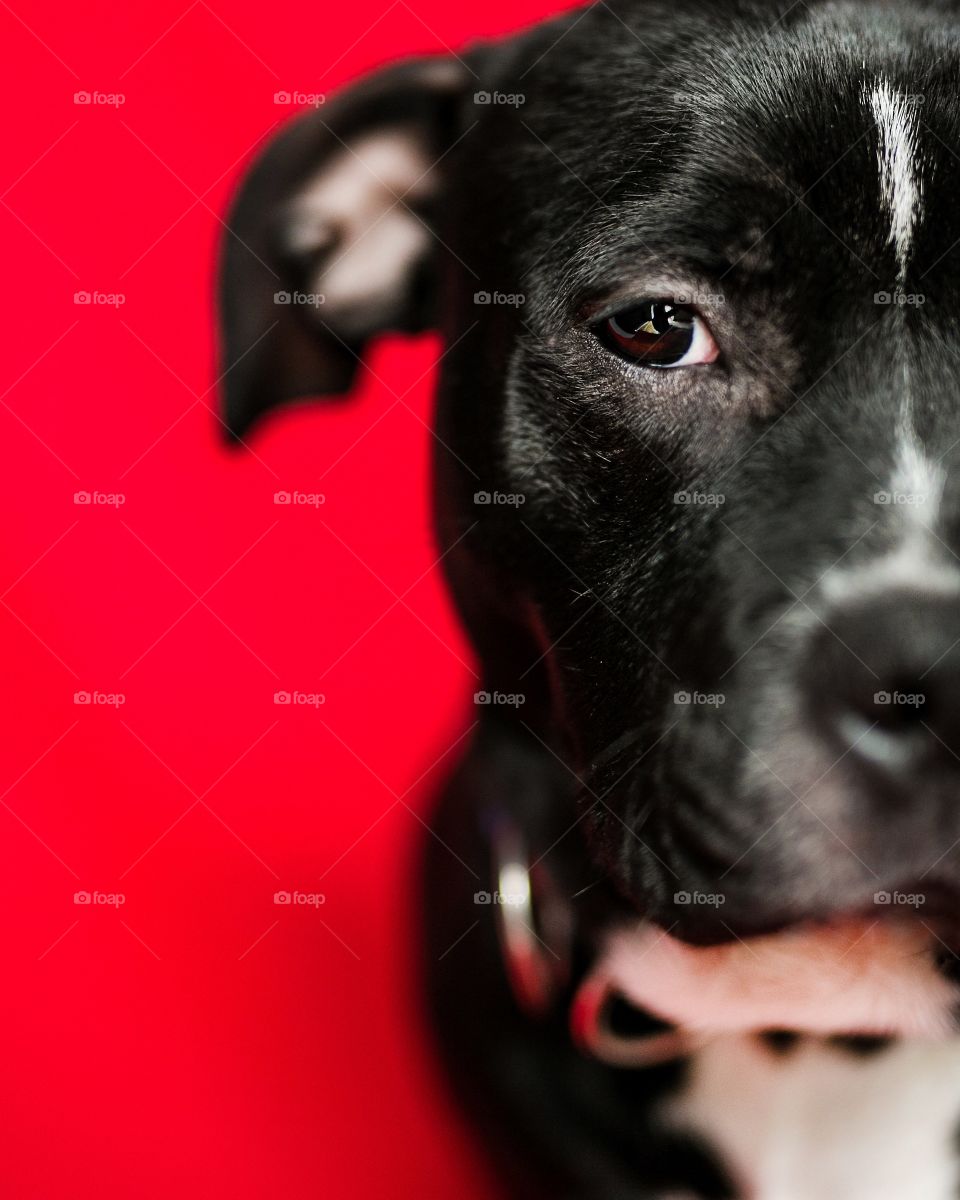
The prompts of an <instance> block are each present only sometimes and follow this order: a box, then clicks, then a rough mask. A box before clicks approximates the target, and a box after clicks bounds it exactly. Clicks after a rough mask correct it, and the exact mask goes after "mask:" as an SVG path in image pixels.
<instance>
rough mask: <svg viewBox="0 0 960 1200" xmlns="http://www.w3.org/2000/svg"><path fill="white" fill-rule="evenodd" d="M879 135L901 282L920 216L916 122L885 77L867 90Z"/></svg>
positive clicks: (882, 179) (883, 190)
mask: <svg viewBox="0 0 960 1200" xmlns="http://www.w3.org/2000/svg"><path fill="white" fill-rule="evenodd" d="M868 98H869V101H870V107H871V108H872V110H873V117H874V120H875V121H876V123H877V129H878V131H879V134H880V146H879V165H880V191H881V194H882V195H883V202H884V205H885V206H886V209H887V213H888V216H889V219H890V242H891V243H892V245H893V248H894V251H895V252H896V256H897V266H898V269H899V278H900V280H901V282H902V281H903V279H904V277H905V276H906V273H907V261H908V259H909V256H910V248H911V242H912V239H913V232H914V229H915V227H916V225H917V222H918V221H919V219H920V200H921V194H922V184H921V180H920V173H919V153H918V150H917V121H916V116H915V114H914V111H913V109H912V108H911V107H910V105H909V103H908V101H907V99H906V97H904V96H901V95H898V94H897V93H896V92H895V91H894V90H893V88H892V87H891V86H890V84H889V83H887V82H886V80H884V79H881V80H880V82H879V83H878V84H877V85H876V86H875V87H874V88H873V90H872V91H871V92H870V93H869V97H868Z"/></svg>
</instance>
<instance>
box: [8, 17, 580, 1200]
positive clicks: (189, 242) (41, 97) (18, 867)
mask: <svg viewBox="0 0 960 1200" xmlns="http://www.w3.org/2000/svg"><path fill="white" fill-rule="evenodd" d="M31 7H32V10H33V11H30V10H29V9H28V8H27V7H26V6H25V5H24V6H21V5H20V4H18V3H17V0H13V7H12V8H11V7H10V6H8V5H7V4H2V5H0V40H2V42H3V44H4V45H5V46H6V47H7V52H8V54H7V57H8V59H9V65H8V66H7V69H6V70H5V72H4V74H3V77H2V80H0V88H2V89H3V96H4V104H3V111H4V114H5V121H4V126H5V139H4V140H5V144H6V151H5V153H4V160H3V171H2V179H3V182H2V185H0V187H2V189H3V195H2V203H0V227H2V229H3V233H4V245H5V260H6V275H7V286H6V287H5V288H4V289H3V302H4V305H5V314H4V330H5V334H6V337H5V338H4V343H5V350H4V354H3V368H2V374H3V382H2V384H0V395H2V400H0V428H2V444H3V449H4V458H5V468H4V470H3V471H2V472H0V489H2V506H3V511H4V513H5V514H6V519H5V520H4V522H3V528H4V533H3V537H2V539H0V554H2V562H0V594H2V598H0V629H2V637H3V644H4V650H5V654H4V658H5V661H6V664H7V679H6V681H5V686H4V688H3V704H4V708H5V713H4V720H3V730H4V735H5V736H4V737H3V739H2V741H3V749H2V764H0V846H2V850H0V858H2V863H0V899H2V904H3V914H4V919H3V921H2V950H3V957H2V962H3V964H4V966H5V968H6V969H5V980H4V985H3V987H2V989H0V1005H2V1023H3V1028H4V1030H5V1031H6V1034H7V1045H6V1047H5V1049H4V1052H3V1086H2V1088H0V1105H2V1112H0V1143H2V1145H0V1192H2V1193H3V1194H4V1195H10V1196H16V1197H18V1200H28V1198H33V1197H38V1198H40V1197H42V1198H43V1200H51V1198H59V1197H70V1198H71V1200H86V1198H88V1197H91V1198H92V1197H97V1198H98V1200H99V1198H102V1197H110V1198H111V1200H118V1198H125V1197H138V1198H144V1197H146V1198H150V1197H157V1198H160V1197H162V1198H163V1200H169V1197H170V1196H172V1195H174V1196H179V1197H192V1196H204V1197H219V1196H223V1197H232V1198H237V1197H239V1198H243V1197H256V1198H258V1200H262V1198H265V1197H283V1198H284V1200H297V1198H299V1197H307V1196H311V1197H312V1196H316V1195H326V1196H346V1195H350V1196H361V1197H383V1196H397V1195H403V1196H407V1195H409V1196H415V1195H427V1196H438V1195H456V1196H458V1197H487V1196H489V1195H491V1191H490V1187H489V1183H488V1182H487V1181H486V1180H485V1178H484V1175H483V1172H482V1169H481V1168H480V1167H479V1166H478V1164H477V1162H476V1161H475V1160H474V1159H473V1157H472V1155H471V1151H470V1150H469V1149H468V1145H467V1141H466V1139H465V1137H464V1135H463V1133H462V1131H461V1130H460V1129H459V1127H458V1125H457V1123H456V1121H455V1119H454V1117H453V1115H452V1113H451V1112H450V1111H449V1110H448V1107H447V1103H446V1099H445V1096H444V1092H443V1089H442V1086H441V1085H440V1083H439V1079H438V1075H437V1072H436V1070H435V1067H434V1065H433V1063H432V1061H431V1058H430V1055H429V1052H428V1049H427V1043H426V1038H425V1035H424V1031H423V1029H422V1027H421V1024H420V1016H419V1011H418V996H417V986H418V985H417V978H416V973H415V969H414V963H415V943H414V937H415V930H414V899H415V890H414V887H413V884H412V879H413V872H414V869H415V855H416V851H417V843H418V841H419V840H420V839H422V838H423V837H425V836H427V835H426V834H425V832H424V828H423V826H422V823H421V820H420V814H422V813H424V812H425V811H426V809H427V807H428V805H429V802H430V797H431V793H432V789H433V788H434V787H435V786H436V784H437V782H438V780H439V779H440V778H441V777H442V773H443V771H444V770H445V769H446V768H447V767H448V766H449V765H450V764H451V762H452V761H453V756H454V755H456V753H457V752H458V744H459V742H460V740H461V739H462V737H463V734H464V731H465V730H466V728H467V726H468V722H469V720H470V715H471V708H470V702H469V696H470V692H471V691H472V685H473V675H472V670H471V663H470V655H469V651H468V649H467V648H466V647H465V645H464V644H463V641H462V639H461V636H460V633H459V631H458V629H457V626H456V622H455V620H454V618H453V615H452V613H451V610H450V608H449V606H448V604H447V602H446V599H445V597H444V594H443V591H442V587H441V584H440V580H439V577H438V572H437V571H436V569H435V557H436V556H435V551H434V548H433V545H432V540H431V533H430V522H429V513H428V508H427V486H426V480H427V467H428V452H429V445H428V443H429V438H430V434H429V432H428V430H427V428H426V426H425V424H424V421H425V420H426V419H427V414H428V412H429V397H430V390H431V382H432V365H433V362H434V360H435V358H436V354H437V346H436V343H435V341H434V340H433V339H431V338H422V339H419V340H417V341H413V342H404V341H401V340H399V339H393V340H391V341H390V342H384V343H382V344H381V345H380V346H378V347H377V348H376V351H375V355H374V358H373V362H372V365H373V367H374V369H375V371H376V374H377V377H378V378H375V377H374V376H373V375H372V374H366V375H365V376H364V377H363V379H362V381H361V383H360V386H359V387H358V389H357V394H356V396H355V398H354V401H353V403H352V404H351V405H346V406H337V407H327V408H325V407H323V406H322V405H317V406H316V407H313V408H310V409H306V410H301V411H298V412H288V413H284V414H281V415H278V416H277V417H276V418H275V419H274V420H273V421H272V422H271V423H270V424H269V426H267V427H265V428H264V429H263V430H262V432H261V433H260V435H259V436H258V437H257V438H256V439H255V441H254V446H253V453H244V452H241V453H232V452H230V451H228V450H226V449H225V448H224V447H223V444H222V442H221V440H220V437H219V436H218V434H219V426H218V423H217V420H216V418H215V416H214V415H213V410H214V408H215V395H216V393H215V388H214V380H215V376H216V368H215V362H214V345H213V313H212V301H211V294H212V287H213V267H214V262H215V255H216V248H217V243H218V241H219V238H220V235H221V231H222V226H221V220H220V218H221V216H222V214H223V213H224V212H225V209H226V205H227V202H228V199H229V197H230V194H231V191H232V189H233V188H234V187H235V185H236V182H237V179H238V177H239V175H240V173H241V171H242V169H243V166H244V164H245V162H246V161H247V160H248V159H249V156H250V153H251V151H252V149H253V148H254V146H255V145H256V144H257V143H258V142H259V141H260V140H261V139H263V138H264V137H265V136H267V135H268V134H269V131H270V130H271V128H273V127H275V126H276V125H277V124H278V123H279V122H281V121H283V120H286V119H289V116H290V115H291V110H290V109H289V108H284V107H280V106H277V105H276V104H275V103H274V93H275V92H276V91H294V90H297V89H300V90H303V91H324V92H326V91H331V90H333V89H334V88H335V87H337V86H339V85H340V84H342V83H343V82H345V81H347V80H349V79H351V78H353V77H355V76H356V75H358V74H360V73H362V72H363V71H364V70H366V69H368V68H369V67H371V66H374V65H376V64H378V63H380V62H383V61H384V60H387V59H390V58H393V57H396V56H398V55H401V54H404V53H407V52H422V51H434V50H442V49H443V48H444V47H445V46H453V47H456V46H458V45H460V44H462V42H463V41H464V40H465V39H467V38H470V37H472V36H477V35H485V36H490V35H494V34H497V33H501V32H505V31H508V30H509V29H511V28H513V27H515V26H516V25H518V24H519V23H521V22H526V21H529V20H531V19H533V18H536V17H539V16H541V15H543V14H544V13H546V12H547V11H548V10H551V9H554V8H556V7H557V5H556V4H555V3H552V2H551V0H492V2H491V0H484V3H483V4H482V5H481V4H477V5H475V6H466V7H463V6H457V5H453V6H451V5H449V4H446V3H439V2H438V0H413V2H411V3H408V2H407V0H393V2H392V3H390V2H389V0H358V2H356V3H352V4H348V5H336V6H334V5H327V6H317V5H314V4H306V3H300V4H292V3H290V2H289V0H280V2H279V3H276V2H275V3H271V4H264V3H262V0H259V2H257V3H251V2H249V0H239V2H238V0H232V3H231V4H230V5H229V6H227V5H224V4H223V3H222V0H220V3H218V2H217V0H212V3H208V2H207V0H193V2H192V3H188V4H184V0H152V2H151V3H150V4H147V5H123V4H119V3H114V4H87V5H67V4H59V5H53V6H48V7H46V8H42V7H41V6H37V5H34V6H31ZM325 7H326V11H325V10H324V8H325ZM15 10H16V11H15ZM75 93H85V94H87V95H89V96H90V97H91V99H90V100H89V102H83V101H84V97H83V96H82V95H81V96H80V97H79V98H77V97H75ZM77 293H80V294H81V296H80V298H79V300H78V298H77V296H76V294H77ZM83 294H86V295H88V296H90V297H91V299H90V302H87V303H84V302H83ZM294 489H299V490H301V491H304V492H319V493H323V494H324V497H325V503H324V504H323V505H322V507H312V506H297V507H292V506H278V505H275V504H274V502H273V496H274V492H276V491H281V490H286V491H292V490H294ZM76 493H88V494H90V495H91V496H92V497H93V499H92V501H91V502H90V503H77V502H75V494H76ZM295 690H296V691H300V692H303V693H323V695H324V697H325V703H324V704H323V705H322V706H314V705H309V704H305V705H278V704H275V703H274V693H275V692H278V691H287V692H293V691H295ZM77 693H80V694H81V696H80V699H81V700H82V699H83V696H82V694H84V693H86V694H89V695H90V696H91V697H92V699H91V702H89V703H82V702H80V703H78V702H77V696H76V695H75V694H77ZM294 890H299V891H300V892H302V893H306V894H316V893H322V894H323V896H324V903H323V904H322V905H320V904H319V903H318V904H299V905H293V904H291V905H282V904H276V903H275V902H274V893H275V892H278V891H288V892H293V891H294ZM75 894H80V895H79V896H77V895H75ZM84 894H89V896H90V897H91V900H90V902H89V903H84V902H82V901H83V900H84V899H85V896H84ZM78 900H79V901H80V902H78ZM463 949H464V951H465V952H467V951H468V946H467V945H466V944H465V945H464V947H463Z"/></svg>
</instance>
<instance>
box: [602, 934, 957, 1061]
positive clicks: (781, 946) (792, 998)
mask: <svg viewBox="0 0 960 1200" xmlns="http://www.w3.org/2000/svg"><path fill="white" fill-rule="evenodd" d="M955 932H956V931H954V930H952V929H951V930H948V929H947V928H946V927H944V926H942V925H941V926H940V927H938V925H937V924H935V923H933V922H928V921H925V920H924V919H922V918H918V917H916V916H902V915H899V914H894V913H890V914H884V915H883V916H879V917H878V916H877V914H876V912H873V913H871V914H869V915H863V914H851V915H842V916H837V917H833V918H830V919H827V920H816V921H806V922H801V923H798V924H794V925H791V926H789V927H787V928H784V929H781V930H780V931H778V932H774V933H765V934H762V935H759V936H753V937H748V938H742V939H741V938H737V937H733V938H732V939H731V940H729V941H727V942H725V943H723V944H718V945H711V946H695V945H691V944H690V943H688V942H682V941H679V940H678V939H677V938H675V937H672V936H671V935H670V934H669V933H667V932H665V931H664V930H662V929H659V928H657V927H656V926H654V925H651V924H649V923H647V922H641V923H638V924H636V925H633V926H629V927H621V928H619V929H617V930H616V931H614V932H613V933H612V934H611V935H610V937H609V938H608V940H607V942H606V944H605V947H604V950H603V953H602V955H601V958H600V961H599V963H598V966H597V970H596V974H597V977H598V979H600V980H602V981H603V982H604V983H606V984H607V985H609V986H610V987H612V988H613V989H614V990H615V991H618V992H620V993H622V994H623V995H624V996H625V997H626V998H627V999H628V1000H630V1001H631V1002H632V1003H633V1004H635V1005H637V1006H638V1007H640V1008H643V1009H646V1010H647V1011H649V1012H651V1013H653V1014H654V1015H655V1016H657V1017H660V1018H661V1019H662V1020H665V1021H668V1022H670V1023H672V1024H675V1025H678V1026H680V1027H682V1028H684V1029H686V1030H689V1031H690V1032H692V1033H695V1034H699V1035H704V1036H708V1037H710V1036H716V1035H720V1034H731V1033H743V1032H759V1031H762V1030H768V1029H785V1030H795V1031H797V1032H802V1033H810V1034H815V1035H819V1036H832V1035H872V1036H890V1037H903V1038H926V1039H939V1038H944V1037H947V1036H949V1035H951V1034H955V1033H957V1032H958V1025H957V1019H956V1013H957V1011H958V1006H960V987H958V985H957V983H955V982H954V981H953V979H952V978H951V977H950V974H951V973H950V972H949V971H944V969H943V960H944V957H945V956H947V957H952V954H953V948H952V947H951V943H950V942H949V941H946V940H945V939H944V936H943V935H944V934H945V933H946V934H948V935H949V936H950V937H951V939H953V937H954V934H955ZM953 945H954V946H956V942H955V941H954V943H953Z"/></svg>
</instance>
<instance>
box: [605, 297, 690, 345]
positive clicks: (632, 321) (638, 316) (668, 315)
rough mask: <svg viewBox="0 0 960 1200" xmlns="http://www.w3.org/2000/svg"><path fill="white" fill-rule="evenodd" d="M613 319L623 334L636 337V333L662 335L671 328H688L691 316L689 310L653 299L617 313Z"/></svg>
mask: <svg viewBox="0 0 960 1200" xmlns="http://www.w3.org/2000/svg"><path fill="white" fill-rule="evenodd" d="M614 321H615V323H616V325H617V326H618V327H619V329H620V330H621V331H622V332H623V333H625V334H628V335H631V336H634V337H636V336H637V334H641V333H646V334H649V335H651V336H653V337H662V336H663V335H664V334H665V333H669V332H670V331H671V330H672V329H681V330H686V329H689V328H690V325H691V321H692V318H691V314H690V313H689V312H687V311H686V310H685V309H683V308H679V307H677V305H675V304H669V303H667V302H666V301H662V300H654V301H646V302H644V303H643V304H638V305H637V306H636V307H635V308H630V309H627V310H626V311H625V312H622V313H617V315H616V317H615V318H614Z"/></svg>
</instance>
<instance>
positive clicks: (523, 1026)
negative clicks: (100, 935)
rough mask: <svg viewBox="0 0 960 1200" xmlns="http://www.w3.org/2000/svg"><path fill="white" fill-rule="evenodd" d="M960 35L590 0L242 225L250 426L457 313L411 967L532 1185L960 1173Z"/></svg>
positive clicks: (480, 63) (419, 104)
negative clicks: (424, 840) (459, 708)
mask: <svg viewBox="0 0 960 1200" xmlns="http://www.w3.org/2000/svg"><path fill="white" fill-rule="evenodd" d="M958 35H960V13H958V7H957V6H956V5H955V4H953V3H947V2H944V3H935V2H931V3H927V4H924V5H919V4H918V5H914V4H910V3H907V2H906V0H902V2H900V3H889V4H880V3H878V4H867V3H819V2H817V3H814V2H807V0H793V2H790V0H673V2H672V3H666V2H665V0H609V2H605V0H601V2H600V3H598V4H597V5H595V6H594V7H592V8H589V9H586V10H581V11H577V12H574V13H571V14H568V15H565V16H564V17H563V18H562V19H560V20H558V21H555V22H552V23H549V24H546V25H542V26H540V27H538V28H536V29H534V30H532V31H530V32H527V33H525V34H523V35H521V36H519V37H517V38H515V39H513V40H511V41H509V42H507V43H505V44H502V45H480V46H477V47H474V48H472V49H470V50H469V51H467V52H465V53H464V55H463V57H458V56H457V55H452V56H449V57H445V58H437V59H429V60H420V61H415V62H411V63H405V64H401V65H399V66H396V67H392V68H389V69H387V70H384V71H382V72H379V73H378V74H376V75H375V76H374V77H372V78H371V79H370V80H368V81H366V82H364V83H362V84H360V85H359V86H358V87H356V88H354V89H352V90H350V91H348V92H347V93H346V94H345V95H344V96H343V97H341V98H338V99H335V100H334V101H333V102H331V103H330V104H327V105H324V106H322V107H321V108H320V109H319V110H318V111H317V113H316V114H315V115H310V116H308V117H305V118H303V119H302V120H300V121H298V122H296V123H295V124H293V125H292V126H291V127H290V128H288V129H286V130H285V131H284V132H283V133H282V134H281V136H280V137H279V138H277V140H276V141H275V142H274V143H273V144H272V145H271V146H270V147H269V149H268V150H267V151H266V153H265V154H264V155H263V156H262V157H261V159H260V160H259V162H258V163H257V164H256V165H255V166H254V168H253V170H252V171H251V173H250V175H249V177H248V178H247V180H246V182H245V184H244V186H243V188H242V190H241V193H240V195H239V198H238V200H237V202H236V206H235V208H234V211H233V213H232V216H231V217H230V221H229V225H230V229H231V231H232V236H231V237H230V238H229V239H228V241H227V245H226V252H225V261H224V271H223V295H222V300H223V307H224V313H225V317H224V331H225V336H224V344H225V349H224V353H225V364H226V365H227V366H231V365H232V364H236V365H235V366H233V368H232V369H231V370H230V372H229V374H228V375H227V376H226V384H225V386H226V408H227V417H226V419H227V421H228V423H229V425H230V427H231V429H232V430H233V431H234V433H235V434H236V435H237V436H238V437H239V436H242V435H245V434H246V433H247V430H248V427H249V426H250V425H251V423H252V422H254V421H255V420H256V419H257V418H259V417H260V415H261V414H262V413H264V412H265V411H266V410H267V409H269V408H271V407H273V406H274V405H276V404H278V403H280V402H281V401H284V400H288V399H293V398H296V397H306V396H312V395H322V394H325V393H326V394H329V393H335V392H342V391H345V390H347V389H348V388H349V386H350V383H351V380H352V379H353V377H354V374H355V372H356V370H357V365H358V361H359V359H360V357H361V356H362V354H363V351H364V348H365V346H366V344H367V343H368V341H369V340H370V339H371V338H372V337H374V336H375V335H376V334H377V333H379V332H381V331H383V330H387V329H392V330H408V331H416V330H422V329H425V328H429V327H438V328H440V329H441V331H442V333H443V335H444V337H445V339H446V350H445V353H444V355H443V359H442V365H441V371H440V380H439V398H438V405H437V418H436V435H437V436H436V443H435V444H436V470H435V477H436V497H437V500H436V508H437V528H438V534H439V541H440V546H441V549H442V550H443V552H444V559H443V561H444V565H445V568H446V570H447V573H448V576H449V582H450V586H451V588H452V590H453V594H454V596H455V598H456V602H457V604H458V606H459V610H460V612H461V614H462V618H463V621H464V623H465V625H466V627H467V629H468V631H469V634H470V637H471V638H472V640H473V643H474V646H475V647H476V650H477V653H478V655H479V659H480V662H481V664H482V670H483V676H484V683H483V687H484V693H481V694H480V695H479V696H478V702H479V703H480V707H479V708H478V713H479V723H478V728H477V732H476V735H475V737H474V739H473V743H472V746H471V749H470V752H469V754H468V755H467V757H466V759H465V761H464V762H463V763H462V765H461V766H460V768H459V770H458V772H457V774H456V777H455V778H454V779H453V780H452V782H451V784H450V786H449V788H448V790H447V793H446V796H445V798H444V800H443V802H442V804H441V805H440V807H439V809H438V812H437V813H436V816H435V821H434V831H435V833H436V838H432V839H430V846H429V855H428V864H427V871H426V878H427V888H426V897H425V914H426V926H427V934H428V936H427V943H428V946H427V955H426V961H427V963H428V973H429V980H430V996H431V1001H432V1005H433V1011H434V1017H435V1023H436V1025H437V1027H438V1028H439V1030H440V1032H441V1037H442V1040H443V1043H444V1047H445V1052H446V1055H447V1058H448V1060H449V1064H450V1070H451V1078H452V1080H453V1082H454V1085H455V1086H456V1088H457V1090H458V1092H459V1094H460V1096H461V1098H462V1101H463V1103H464V1104H465V1105H466V1106H467V1107H468V1109H469V1110H470V1112H471V1114H472V1116H473V1118H474V1119H475V1121H476V1122H477V1123H479V1125H480V1126H481V1127H482V1129H483V1131H484V1136H485V1139H486V1141H487V1144H488V1145H489V1147H490V1149H491V1151H492V1153H493V1154H494V1156H495V1157H496V1159H497V1161H498V1163H499V1166H500V1167H501V1169H502V1173H503V1178H504V1182H505V1186H506V1187H507V1188H508V1190H509V1192H510V1194H511V1195H516V1196H517V1197H521V1196H522V1197H525V1198H531V1197H545V1198H546V1197H549V1198H550V1200H556V1198H557V1197H578V1198H583V1197H605V1198H616V1200H628V1198H630V1197H658V1198H660V1200H664V1198H665V1197H668V1196H674V1197H676V1196H687V1197H691V1196H696V1197H733V1196H737V1197H754V1198H756V1200H907V1198H909V1200H947V1197H955V1196H957V1195H960V1157H958V1151H957V1146H958V1135H960V1050H958V1044H960V1043H958V1041H957V1040H954V1039H953V1038H952V1037H951V1036H950V1035H951V1034H952V1033H953V1031H954V1030H955V1029H957V1028H958V1026H957V1022H956V1018H955V1009H956V1006H957V1000H958V997H960V990H958V987H957V985H956V983H955V977H956V976H958V974H960V973H958V972H957V971H956V970H955V966H956V961H957V960H956V957H955V955H954V950H955V949H957V948H960V921H958V916H960V901H958V897H960V802H958V791H960V562H958V559H957V553H956V552H957V550H958V548H960V470H958V467H960V207H958V196H960V41H958ZM284 301H288V302H286V303H284ZM448 851H450V852H448ZM465 864H466V869H465Z"/></svg>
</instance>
